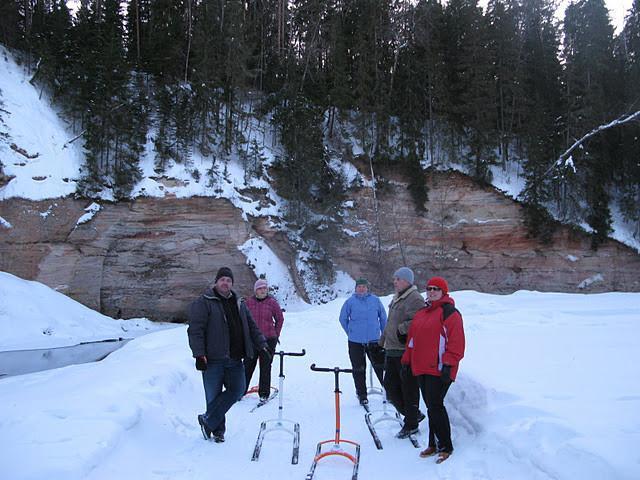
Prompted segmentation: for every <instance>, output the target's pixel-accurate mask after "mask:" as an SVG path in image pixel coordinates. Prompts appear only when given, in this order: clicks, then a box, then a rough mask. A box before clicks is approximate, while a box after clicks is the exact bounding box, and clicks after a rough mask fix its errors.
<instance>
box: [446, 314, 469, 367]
mask: <svg viewBox="0 0 640 480" xmlns="http://www.w3.org/2000/svg"><path fill="white" fill-rule="evenodd" d="M444 327H445V329H446V334H447V343H446V344H445V347H444V353H443V354H442V363H443V364H445V365H451V366H452V367H456V366H458V363H460V360H462V357H464V344H465V340H464V327H463V325H462V317H461V316H460V313H459V312H457V311H456V312H454V313H452V314H451V315H449V317H447V319H446V320H445V321H444Z"/></svg>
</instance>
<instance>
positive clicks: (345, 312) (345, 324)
mask: <svg viewBox="0 0 640 480" xmlns="http://www.w3.org/2000/svg"><path fill="white" fill-rule="evenodd" d="M350 316H351V308H350V307H349V300H347V301H346V302H344V303H343V304H342V308H341V309H340V325H342V329H343V330H344V333H346V334H347V335H348V334H349V317H350Z"/></svg>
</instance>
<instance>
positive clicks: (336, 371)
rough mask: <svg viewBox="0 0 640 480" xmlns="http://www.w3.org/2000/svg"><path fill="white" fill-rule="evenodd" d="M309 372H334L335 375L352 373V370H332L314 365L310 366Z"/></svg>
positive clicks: (336, 368) (335, 368) (338, 368)
mask: <svg viewBox="0 0 640 480" xmlns="http://www.w3.org/2000/svg"><path fill="white" fill-rule="evenodd" d="M311 370H313V371H314V372H335V373H336V374H338V373H353V369H351V368H340V367H334V368H325V367H316V364H315V363H312V364H311Z"/></svg>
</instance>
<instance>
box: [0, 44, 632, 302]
mask: <svg viewBox="0 0 640 480" xmlns="http://www.w3.org/2000/svg"><path fill="white" fill-rule="evenodd" d="M0 101H1V102H2V104H3V105H4V106H2V110H3V111H4V112H3V115H2V118H3V120H4V125H2V123H0V132H2V131H4V132H5V133H7V134H8V138H7V139H6V140H2V139H1V138H0V153H2V156H1V157H0V160H1V161H2V164H3V169H4V173H5V175H7V176H9V177H13V178H12V180H11V181H10V182H9V183H8V184H7V185H6V186H4V187H0V200H2V199H8V198H14V197H22V198H27V199H32V200H41V199H53V198H58V197H61V196H66V195H71V194H73V193H74V192H75V191H76V182H77V181H78V180H79V178H80V168H81V166H82V164H83V158H84V157H83V155H84V154H83V149H82V138H78V139H76V140H74V141H73V142H70V140H72V139H74V138H75V137H76V134H75V133H74V132H72V131H71V130H70V129H69V128H67V126H66V125H65V123H64V122H63V121H62V120H61V119H60V118H59V117H58V116H57V115H56V113H55V112H54V110H53V109H52V108H51V106H50V105H49V101H48V99H47V97H46V95H41V94H40V92H39V91H38V90H37V89H36V88H35V87H34V86H33V85H32V84H30V83H29V75H28V73H27V72H26V71H25V70H24V68H22V67H21V66H19V65H17V64H16V62H15V60H14V59H13V57H12V55H11V54H10V53H9V52H8V51H7V50H6V49H5V48H4V47H2V46H0ZM343 128H344V129H345V132H349V131H350V129H351V127H350V126H349V125H343ZM154 134H155V133H154V132H153V131H151V132H149V134H148V138H147V145H146V153H145V155H144V157H143V158H142V159H141V161H140V168H141V170H142V175H143V178H142V180H141V181H140V182H138V184H137V185H136V186H135V187H134V189H133V191H132V196H134V197H139V196H149V197H158V198H161V197H165V196H169V197H178V198H184V197H191V196H209V197H220V198H227V199H229V200H230V201H231V202H232V203H233V204H234V205H235V206H236V207H237V208H239V209H240V210H241V211H242V212H243V215H244V216H246V215H247V214H249V215H252V216H254V217H260V216H263V217H269V218H270V219H271V221H273V222H279V221H280V220H278V219H282V218H283V216H284V211H285V202H284V201H283V199H282V198H281V197H280V196H279V195H278V194H277V193H276V192H275V191H274V190H273V189H272V188H271V186H270V182H269V178H268V175H266V174H265V175H263V176H259V177H255V176H247V175H245V168H243V165H242V160H241V159H240V158H239V155H238V152H235V153H234V154H232V155H231V158H230V161H229V162H228V163H226V164H225V166H224V168H222V167H220V165H218V166H217V168H218V170H219V171H217V172H215V173H213V174H212V176H208V175H207V174H206V172H208V171H209V170H210V169H211V168H212V164H211V160H209V159H205V158H203V157H202V156H201V155H200V154H198V153H197V152H194V153H193V155H192V157H191V159H190V161H189V162H188V165H183V164H178V163H175V162H171V163H170V165H168V167H167V169H166V171H165V173H164V174H163V175H162V176H158V174H157V173H156V172H155V171H154V168H155V165H154V155H155V154H154V151H153V141H152V136H153V135H154ZM245 135H246V136H247V145H249V144H252V143H253V142H255V144H256V145H258V146H259V154H260V156H261V158H262V160H261V161H262V165H263V166H269V165H271V164H272V162H273V161H274V159H275V157H276V156H278V155H281V154H282V151H281V146H280V145H279V143H278V142H277V139H275V138H274V132H273V129H272V128H271V126H270V125H269V123H268V122H266V121H264V120H263V121H257V120H256V119H255V118H254V119H250V120H248V127H247V131H246V132H245ZM348 141H349V142H350V143H351V151H352V153H353V155H358V154H362V153H363V150H362V146H361V145H360V144H359V142H358V140H356V136H355V135H351V134H350V135H349V139H348ZM329 150H331V149H330V148H329ZM331 164H332V166H333V167H339V168H337V169H338V170H342V172H343V175H344V177H345V178H346V180H347V183H348V184H351V182H356V183H358V184H362V185H367V184H368V181H367V180H366V179H365V178H364V177H363V176H362V175H360V174H359V173H358V172H357V170H356V169H355V167H354V166H353V165H352V164H350V163H349V162H345V161H343V160H342V159H340V158H337V157H333V158H332V159H331ZM445 167H446V168H448V167H452V168H456V169H459V170H461V171H465V167H463V166H462V165H448V166H445ZM491 171H492V175H493V180H492V182H493V184H494V185H495V186H496V187H497V188H499V189H500V190H502V191H503V192H504V193H505V194H506V195H509V196H511V197H513V198H519V197H520V194H521V192H522V189H523V187H524V180H523V179H522V178H521V177H520V173H521V172H520V168H519V166H518V165H517V163H513V162H512V163H511V164H509V165H507V166H506V167H505V168H504V169H502V168H501V167H497V166H493V167H492V168H491ZM247 187H252V188H255V189H263V190H264V191H266V192H267V193H266V200H267V202H266V203H265V202H262V203H260V202H258V201H255V200H252V199H250V198H248V197H247V196H246V195H245V194H244V192H243V191H244V190H245V189H246V188H247ZM101 198H102V200H104V201H111V200H113V195H112V192H111V191H110V190H105V191H103V192H102V194H101ZM612 215H613V228H614V232H613V234H612V237H613V238H615V239H617V240H619V241H621V242H623V243H625V244H627V245H629V246H631V247H633V248H635V249H637V250H638V251H640V240H639V239H636V238H634V237H633V225H631V224H629V223H627V222H625V221H624V220H623V218H622V215H621V214H620V213H619V212H617V211H616V210H615V209H614V210H613V211H612ZM280 226H282V225H280ZM10 227H11V225H9V224H8V222H6V220H4V219H2V218H1V217H0V228H10ZM582 227H586V224H585V225H582ZM587 228H588V227H587ZM336 288H338V287H336ZM313 290H314V289H313V288H310V289H309V291H313Z"/></svg>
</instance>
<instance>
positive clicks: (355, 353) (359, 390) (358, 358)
mask: <svg viewBox="0 0 640 480" xmlns="http://www.w3.org/2000/svg"><path fill="white" fill-rule="evenodd" d="M349 360H351V369H352V370H353V373H352V375H353V383H354V384H355V386H356V395H357V396H358V400H363V399H365V398H367V384H366V381H365V372H366V368H367V363H366V359H365V353H364V345H362V344H360V343H355V342H351V341H350V342H349Z"/></svg>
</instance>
